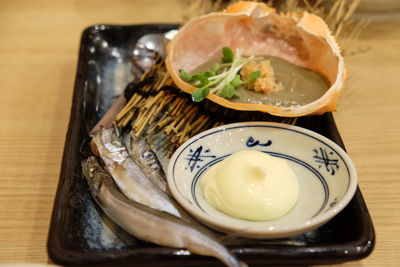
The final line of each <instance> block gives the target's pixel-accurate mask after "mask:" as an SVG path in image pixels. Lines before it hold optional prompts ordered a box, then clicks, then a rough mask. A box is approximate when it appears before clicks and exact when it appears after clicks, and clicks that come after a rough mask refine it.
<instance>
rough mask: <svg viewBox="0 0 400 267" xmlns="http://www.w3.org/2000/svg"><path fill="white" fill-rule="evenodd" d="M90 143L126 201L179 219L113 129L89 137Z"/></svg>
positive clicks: (173, 205) (176, 210)
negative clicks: (126, 198)
mask: <svg viewBox="0 0 400 267" xmlns="http://www.w3.org/2000/svg"><path fill="white" fill-rule="evenodd" d="M93 141H94V143H95V144H96V148H97V150H98V152H99V154H100V158H101V159H102V160H103V162H104V164H105V166H106V168H107V170H108V172H109V173H110V174H111V176H112V177H113V179H114V181H115V183H116V184H117V185H118V187H119V188H120V190H121V191H122V192H123V193H124V194H125V196H126V197H128V198H129V199H132V200H134V201H136V202H139V203H141V204H143V205H146V206H149V207H151V208H153V209H157V210H161V211H165V212H168V213H170V214H173V215H175V216H177V217H181V212H180V211H179V210H182V209H181V208H180V206H179V205H178V204H177V203H176V202H175V201H172V200H171V198H170V197H169V196H168V195H167V194H166V193H164V192H163V191H161V190H160V189H159V188H157V187H155V186H154V184H153V183H152V182H151V181H150V180H149V178H148V177H147V176H146V174H145V173H144V172H143V170H142V169H141V168H140V167H139V166H138V165H137V164H136V163H135V161H134V160H133V159H132V158H131V157H130V156H129V153H128V152H127V150H126V147H125V146H124V145H123V144H122V141H121V139H119V138H118V136H117V133H116V131H115V129H114V128H110V129H104V128H101V129H100V131H98V133H97V134H96V135H95V136H94V137H93Z"/></svg>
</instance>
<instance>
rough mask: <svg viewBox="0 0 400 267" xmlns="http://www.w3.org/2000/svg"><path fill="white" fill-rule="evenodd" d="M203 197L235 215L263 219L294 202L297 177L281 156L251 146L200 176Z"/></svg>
mask: <svg viewBox="0 0 400 267" xmlns="http://www.w3.org/2000/svg"><path fill="white" fill-rule="evenodd" d="M200 186H201V189H202V192H203V195H204V198H205V199H206V201H207V202H208V203H209V204H210V205H212V206H213V207H214V208H216V209H217V210H219V211H221V212H223V213H226V214H228V215H231V216H233V217H236V218H240V219H246V220H252V221H266V220H274V219H278V218H280V217H282V216H284V215H285V214H286V213H288V212H289V211H290V210H291V209H292V208H293V207H294V206H295V205H296V203H297V200H298V197H299V185H298V181H297V177H296V175H295V173H294V172H293V170H292V169H291V167H290V166H289V164H288V162H287V161H286V160H285V159H282V158H278V157H273V156H270V155H268V154H266V153H263V152H260V151H255V150H244V151H240V152H236V153H234V154H232V155H230V156H229V157H227V158H226V159H224V160H223V161H221V162H218V163H217V164H215V165H213V166H211V167H210V168H209V169H208V170H207V171H206V172H205V173H204V176H203V177H202V178H201V182H200Z"/></svg>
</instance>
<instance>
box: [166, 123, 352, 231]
mask: <svg viewBox="0 0 400 267" xmlns="http://www.w3.org/2000/svg"><path fill="white" fill-rule="evenodd" d="M254 127H262V128H275V129H281V130H288V131H292V132H295V133H298V134H302V135H305V136H307V137H309V138H312V139H314V140H316V141H318V142H320V143H322V144H324V145H326V146H327V147H329V148H330V149H332V150H333V151H335V152H336V154H337V155H338V156H339V157H340V158H341V160H342V161H343V163H344V165H345V166H346V171H347V177H348V183H347V188H346V193H345V194H344V196H343V198H342V199H341V200H340V201H339V202H338V203H337V204H336V205H335V207H334V208H333V209H331V210H329V212H324V213H319V214H317V215H316V216H314V217H313V218H311V219H309V220H307V221H305V222H303V223H301V224H299V225H297V226H276V227H274V230H268V231H269V232H273V234H274V235H275V236H276V235H278V236H280V237H284V236H290V235H293V234H299V233H301V232H302V231H301V229H302V228H304V227H306V226H307V228H308V229H309V228H316V227H318V226H320V225H322V224H324V223H325V222H327V221H329V220H330V219H332V218H333V217H334V216H335V215H336V214H338V213H339V212H340V211H341V210H342V209H343V208H344V207H345V206H346V205H347V204H348V203H349V202H350V200H351V199H352V197H353V196H354V194H355V191H356V189H357V172H356V169H355V167H354V164H353V162H352V160H351V159H350V157H349V156H348V155H347V153H346V152H345V151H344V150H343V149H342V148H341V147H340V146H338V145H337V144H336V143H334V142H333V141H331V140H329V139H328V138H326V137H324V136H322V135H320V134H318V133H316V132H313V131H311V130H308V129H305V128H302V127H299V126H294V125H288V124H283V123H276V122H260V121H254V122H239V123H232V124H226V125H222V126H219V127H216V128H212V129H209V130H207V131H204V132H202V133H199V134H197V135H195V136H193V137H192V138H190V139H189V140H187V141H186V142H185V143H184V144H183V145H181V146H180V147H179V148H178V149H177V150H176V151H175V152H174V154H173V155H172V157H171V159H170V164H169V166H168V171H167V180H168V184H170V183H171V182H172V183H173V184H174V186H170V189H171V193H172V194H173V196H174V197H175V198H176V200H177V201H178V202H179V203H180V204H181V205H182V206H183V207H184V208H185V209H186V210H187V211H188V212H190V213H191V214H192V215H194V216H196V217H197V218H198V219H200V220H201V221H203V222H205V223H207V224H209V225H213V226H216V227H217V228H220V229H221V228H222V229H224V228H226V226H225V225H223V224H221V223H220V222H218V221H215V220H212V219H211V220H210V218H209V217H206V216H204V215H202V214H200V213H199V212H198V211H196V210H193V209H191V208H189V207H187V205H186V204H187V203H186V202H188V203H190V204H191V205H193V203H192V202H191V201H190V200H189V199H187V198H186V197H185V196H184V195H183V194H182V192H180V190H179V188H178V186H177V184H176V180H175V177H174V176H173V175H169V174H172V173H174V169H175V168H176V159H177V158H179V157H180V156H181V154H182V153H183V151H185V150H186V149H187V148H188V147H189V146H191V145H192V144H193V143H195V142H197V141H199V140H201V139H202V138H205V137H207V136H209V135H212V134H215V133H218V132H223V131H227V130H231V129H235V128H254ZM171 162H173V164H172V165H171ZM171 166H172V167H171ZM171 176H172V177H171ZM351 177H353V179H351ZM237 230H243V229H237ZM259 232H260V231H259V230H257V229H252V228H246V233H250V234H257V233H259ZM286 232H287V233H291V234H288V235H282V234H284V233H286ZM263 234H264V237H266V235H267V233H263Z"/></svg>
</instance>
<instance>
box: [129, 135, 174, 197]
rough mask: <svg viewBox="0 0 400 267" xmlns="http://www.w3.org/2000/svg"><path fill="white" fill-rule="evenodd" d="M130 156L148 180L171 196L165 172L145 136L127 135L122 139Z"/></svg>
mask: <svg viewBox="0 0 400 267" xmlns="http://www.w3.org/2000/svg"><path fill="white" fill-rule="evenodd" d="M122 140H123V142H124V144H125V146H126V147H127V150H128V152H129V154H130V155H131V157H132V158H133V159H134V160H135V162H136V163H137V164H138V166H139V167H140V168H141V169H142V171H143V173H144V174H145V175H146V176H147V178H149V180H150V181H151V182H152V183H153V184H154V185H155V186H156V187H157V188H159V189H160V190H161V191H163V192H164V193H166V194H167V195H169V196H171V192H170V191H169V188H168V185H167V181H166V179H165V173H164V170H163V168H162V167H161V163H160V162H159V161H158V158H157V155H156V153H154V151H153V150H152V149H151V147H150V145H149V143H148V142H147V140H146V139H145V138H136V137H134V136H130V135H127V138H123V139H122Z"/></svg>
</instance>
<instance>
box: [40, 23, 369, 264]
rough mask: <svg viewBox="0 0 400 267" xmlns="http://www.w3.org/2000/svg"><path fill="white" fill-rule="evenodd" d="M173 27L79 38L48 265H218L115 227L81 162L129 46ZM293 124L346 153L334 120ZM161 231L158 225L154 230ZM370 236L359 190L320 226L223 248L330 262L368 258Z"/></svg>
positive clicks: (126, 66)
mask: <svg viewBox="0 0 400 267" xmlns="http://www.w3.org/2000/svg"><path fill="white" fill-rule="evenodd" d="M176 27H177V25H164V24H157V25H133V26H110V25H96V26H93V27H90V28H88V29H86V30H85V31H84V32H83V35H82V40H81V46H80V51H79V62H78V71H77V76H76V82H75V89H74V97H73V103H72V110H71V118H70V124H69V129H68V133H67V137H66V143H65V149H64V156H63V162H62V166H61V176H60V181H59V185H58V189H57V195H56V199H55V203H54V210H53V215H52V219H51V226H50V231H49V237H48V253H49V256H50V258H51V260H52V261H54V263H57V264H62V265H83V266H87V265H122V264H129V265H135V266H142V265H143V266H220V265H222V264H221V263H220V262H218V261H217V260H215V259H214V258H211V257H204V256H198V255H193V254H190V253H189V252H188V251H186V250H184V249H174V248H168V247H160V246H157V245H154V244H151V243H147V242H143V241H141V240H137V239H135V238H133V237H131V236H129V235H128V234H126V233H124V232H123V231H122V230H121V229H119V228H118V227H116V226H115V225H114V224H113V223H112V222H111V221H110V220H107V218H106V217H105V216H104V215H103V214H102V212H101V210H100V209H99V208H98V207H97V206H96V205H95V203H94V201H93V200H92V198H91V196H90V193H89V191H88V187H87V185H86V182H85V180H84V179H83V178H82V174H81V166H80V162H81V161H82V160H83V159H85V158H86V157H88V156H89V155H90V154H91V151H90V148H89V145H88V142H89V137H88V132H89V130H90V129H91V127H93V126H94V125H95V123H96V122H97V121H98V120H99V119H100V118H101V116H103V115H104V113H105V111H106V110H107V109H108V108H109V107H110V105H111V104H112V102H113V101H114V100H115V98H116V97H117V96H118V95H119V94H120V93H121V92H122V91H123V89H124V88H125V86H126V84H127V83H128V82H129V81H131V80H132V79H133V78H134V77H135V75H136V76H137V75H138V74H135V73H138V70H137V68H136V67H135V66H134V64H132V63H131V61H132V60H131V59H132V56H133V52H132V51H133V47H134V46H135V44H136V42H137V40H138V39H139V38H140V37H141V36H142V35H144V34H149V33H163V32H166V31H168V30H171V29H174V28H176ZM296 125H298V126H301V127H304V128H307V129H310V130H313V131H315V132H318V133H320V134H322V135H324V136H326V137H327V138H329V139H331V140H333V141H334V142H336V143H337V144H338V145H339V146H341V147H342V148H344V145H343V142H342V140H341V137H340V135H339V133H338V130H337V128H336V125H335V122H334V120H333V117H332V114H331V113H327V114H325V115H323V116H310V117H302V118H299V119H298V121H297V123H296ZM160 227H161V226H160ZM374 243H375V233H374V229H373V225H372V221H371V218H370V215H369V213H368V210H367V207H366V204H365V202H364V200H363V197H362V194H361V192H360V190H359V189H357V192H356V194H355V196H354V198H353V199H352V201H351V202H350V203H349V205H348V206H347V207H346V208H345V209H344V210H343V211H342V212H341V213H340V214H338V215H337V216H336V217H335V218H334V219H332V220H331V221H330V222H329V223H327V224H325V225H324V226H322V227H320V228H318V229H316V230H314V231H311V232H308V233H305V234H303V235H300V236H295V237H291V238H288V239H281V240H247V241H246V242H243V243H239V244H235V245H229V244H228V246H229V247H230V248H231V250H232V251H233V252H234V253H236V254H237V255H238V256H239V258H241V259H242V260H243V261H245V262H246V263H248V264H249V265H250V266H265V265H267V264H298V265H300V264H304V265H306V264H329V263H340V262H345V261H350V260H358V259H362V258H364V257H366V256H368V255H369V254H370V253H371V251H372V249H373V247H374Z"/></svg>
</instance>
